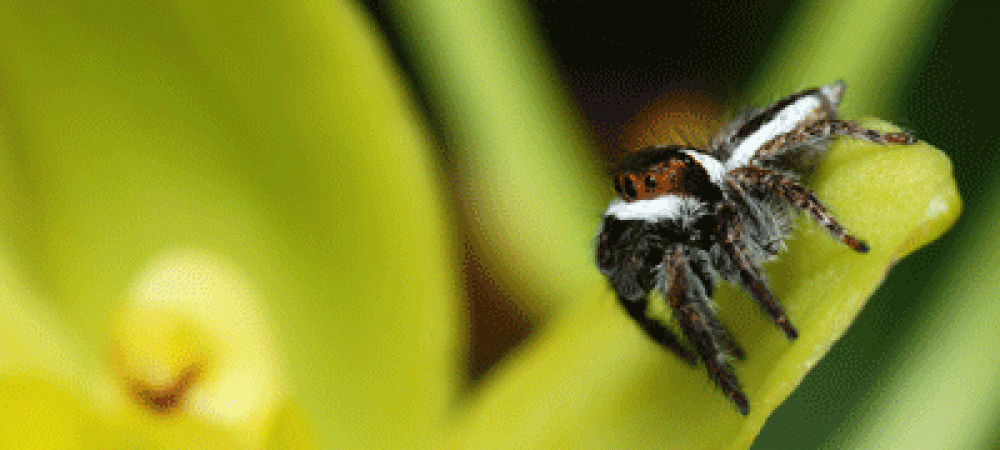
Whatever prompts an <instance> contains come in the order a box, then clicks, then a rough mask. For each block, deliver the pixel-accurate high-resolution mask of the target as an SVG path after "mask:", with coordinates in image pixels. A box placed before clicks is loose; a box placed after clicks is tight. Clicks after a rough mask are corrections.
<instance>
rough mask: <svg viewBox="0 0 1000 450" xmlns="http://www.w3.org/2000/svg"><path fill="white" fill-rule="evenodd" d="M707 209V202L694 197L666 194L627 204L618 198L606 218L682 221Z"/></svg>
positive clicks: (613, 202)
mask: <svg viewBox="0 0 1000 450" xmlns="http://www.w3.org/2000/svg"><path fill="white" fill-rule="evenodd" d="M704 209H705V202H703V201H701V200H698V199H697V198H695V197H692V196H682V195H677V194H665V195H661V196H659V197H656V198H651V199H648V200H636V201H632V202H626V201H624V200H622V199H620V198H616V199H614V200H613V201H612V202H611V205H609V206H608V210H607V211H606V212H605V213H604V215H605V216H613V217H614V218H616V219H621V220H645V221H647V222H657V221H659V220H663V219H672V220H680V219H682V218H684V217H691V216H692V215H695V214H697V213H698V212H699V211H702V210H704Z"/></svg>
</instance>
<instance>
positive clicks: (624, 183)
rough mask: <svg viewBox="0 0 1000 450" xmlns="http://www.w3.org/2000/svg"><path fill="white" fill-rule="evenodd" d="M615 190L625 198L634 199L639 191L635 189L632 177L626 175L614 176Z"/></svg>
mask: <svg viewBox="0 0 1000 450" xmlns="http://www.w3.org/2000/svg"><path fill="white" fill-rule="evenodd" d="M615 192H617V193H618V195H620V196H622V198H624V199H626V200H631V199H634V198H635V197H636V196H637V195H639V193H638V192H636V190H635V183H632V178H630V177H629V176H628V175H620V176H617V177H615Z"/></svg>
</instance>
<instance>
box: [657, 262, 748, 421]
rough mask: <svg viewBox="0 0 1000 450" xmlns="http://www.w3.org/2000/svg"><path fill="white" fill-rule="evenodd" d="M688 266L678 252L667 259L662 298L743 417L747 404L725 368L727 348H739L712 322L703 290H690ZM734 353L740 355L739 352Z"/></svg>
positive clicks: (692, 280) (693, 280) (691, 275)
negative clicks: (664, 288)
mask: <svg viewBox="0 0 1000 450" xmlns="http://www.w3.org/2000/svg"><path fill="white" fill-rule="evenodd" d="M688 263H689V261H688V259H687V257H685V256H684V255H683V254H681V253H680V251H675V252H674V253H672V254H671V255H669V256H668V257H667V259H666V261H665V263H664V270H665V271H666V272H667V276H668V277H669V278H671V279H672V282H671V283H670V284H669V285H668V286H667V287H666V292H664V296H665V297H666V299H667V301H668V303H670V306H671V308H672V309H673V311H674V316H675V317H676V318H677V321H678V322H679V323H680V326H681V330H682V331H683V332H684V336H685V337H687V339H688V341H690V342H691V344H692V345H694V348H695V351H696V352H697V353H698V356H699V357H700V358H701V360H702V361H703V362H704V363H705V370H706V371H707V372H708V375H709V377H710V378H711V379H712V381H714V382H715V384H716V386H718V387H719V389H722V391H723V392H724V393H725V394H726V395H727V396H728V397H729V398H730V400H732V402H733V403H734V404H735V405H736V408H737V410H739V412H740V414H742V415H747V413H749V411H750V403H749V401H747V396H746V393H744V392H743V388H742V387H740V382H739V379H737V378H736V374H735V373H734V372H733V368H732V366H731V365H729V359H730V358H731V356H730V355H729V354H728V353H727V350H728V349H729V348H730V347H733V346H735V348H737V349H739V346H736V344H735V342H733V341H732V339H731V338H730V337H729V336H728V333H727V332H726V331H725V329H723V328H722V326H721V324H719V322H718V320H716V318H715V314H714V312H713V311H712V309H711V308H710V307H709V305H708V298H706V297H704V289H695V288H694V286H693V285H694V284H696V283H699V280H698V279H697V276H696V275H695V274H694V273H693V272H692V271H691V268H690V266H689V265H688ZM738 351H739V352H740V353H741V354H742V349H739V350H738Z"/></svg>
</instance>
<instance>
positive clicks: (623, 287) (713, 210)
mask: <svg viewBox="0 0 1000 450" xmlns="http://www.w3.org/2000/svg"><path fill="white" fill-rule="evenodd" d="M843 92H844V84H843V83H842V82H840V81H837V82H834V83H831V84H828V85H826V86H822V87H820V88H815V89H807V90H804V91H801V92H798V93H795V94H792V95H790V96H788V97H786V98H784V99H782V100H780V101H778V102H776V103H774V104H772V105H770V106H768V107H766V108H762V109H752V110H748V112H746V113H744V114H743V115H742V116H741V117H739V118H738V119H736V120H734V121H733V122H732V123H729V124H727V125H726V126H724V127H723V128H722V130H720V132H719V133H718V134H717V135H716V136H715V137H714V138H713V139H712V141H711V144H710V145H709V146H708V148H702V149H698V148H691V147H685V146H680V145H662V146H654V147H649V148H646V149H643V150H640V151H638V152H635V153H633V154H631V155H629V156H627V157H626V158H624V160H622V161H621V163H619V165H618V167H617V168H616V169H615V171H614V185H615V191H616V192H617V193H618V197H616V198H615V199H614V200H612V201H611V204H610V205H609V206H608V209H607V211H606V212H605V214H604V223H603V225H602V227H601V232H600V234H599V235H598V239H597V249H596V259H597V265H598V268H599V269H600V270H601V273H603V274H604V275H605V276H606V277H607V278H608V281H609V282H610V284H611V287H612V288H613V289H614V291H615V293H616V294H617V296H618V299H619V302H620V303H621V304H622V306H623V307H624V308H625V309H626V311H627V312H628V313H629V315H630V316H631V317H632V318H633V319H634V320H635V321H636V322H637V324H638V325H639V327H640V328H641V329H642V330H643V331H644V332H645V333H646V334H647V335H648V336H649V337H650V338H652V339H653V340H654V341H655V342H657V343H659V344H660V345H661V346H663V347H664V348H666V349H668V350H670V351H672V352H673V353H675V354H676V355H677V356H679V357H680V358H682V359H683V360H685V361H687V362H689V363H692V364H694V363H695V362H696V360H701V362H702V363H703V364H704V365H705V369H706V371H707V372H708V375H709V378H710V379H712V380H713V382H715V384H716V385H717V386H718V387H719V388H720V389H721V390H722V391H723V392H724V393H725V394H726V395H727V396H728V397H729V398H730V400H731V401H732V402H733V404H734V405H736V407H737V409H738V411H739V412H740V413H741V414H747V413H748V412H749V408H750V405H749V401H748V400H747V397H746V394H745V393H744V392H743V389H742V387H741V386H740V384H739V380H738V379H737V378H736V375H735V373H734V371H733V368H732V366H731V365H730V361H731V360H733V359H737V360H738V359H742V358H743V357H744V354H745V353H744V351H743V349H741V348H740V347H739V345H738V344H737V343H736V341H735V339H733V338H732V336H730V334H729V333H728V332H727V331H726V330H725V329H724V327H723V326H722V324H721V322H720V321H719V320H718V318H717V317H716V315H715V311H714V309H713V308H712V307H711V296H712V292H713V291H714V285H715V280H716V279H718V278H721V279H724V280H727V281H729V282H731V283H734V284H736V285H738V286H742V287H743V288H744V289H746V290H747V291H749V292H750V294H751V296H752V297H753V298H754V299H755V300H756V301H757V303H758V304H759V305H760V307H761V309H762V310H763V311H764V312H765V313H766V314H767V315H768V316H770V318H771V320H772V321H773V322H774V323H775V325H776V326H777V327H778V328H779V329H780V330H781V331H782V332H783V333H784V334H785V336H786V337H787V338H788V339H790V340H791V339H795V338H796V337H797V336H798V330H796V329H795V327H794V326H793V325H792V321H791V319H790V318H789V317H788V316H787V315H786V314H785V312H784V309H783V308H782V307H781V305H780V304H779V303H778V300H777V299H776V298H775V297H774V295H773V294H771V292H770V290H769V289H768V287H767V281H766V278H765V277H764V273H763V269H762V267H761V264H762V263H763V262H764V261H767V260H769V259H773V258H774V257H776V256H777V254H778V252H779V251H780V250H781V249H782V248H783V247H784V245H783V243H784V240H785V239H786V238H787V237H788V233H789V231H790V227H791V215H792V214H793V213H794V212H797V211H803V212H806V213H807V214H808V215H809V216H810V217H812V218H813V220H814V221H815V222H816V223H817V224H818V225H819V226H820V227H822V228H824V229H826V230H827V231H828V232H829V233H830V235H831V237H833V238H834V239H837V240H839V241H841V242H843V243H844V244H845V245H847V246H849V247H850V248H852V249H854V250H855V251H857V252H859V253H864V252H866V251H867V250H868V245H867V244H866V243H865V242H864V241H862V240H860V239H858V238H856V237H854V236H853V235H851V234H849V233H848V232H846V231H845V229H844V227H842V226H841V225H840V224H839V223H837V221H836V219H834V217H833V216H832V215H831V214H830V213H829V212H828V211H827V209H826V208H825V206H823V204H822V203H821V202H820V201H819V199H818V198H817V197H816V195H815V194H813V193H812V191H810V190H809V189H808V188H806V187H805V186H802V185H801V184H799V183H798V181H797V178H798V177H799V176H800V175H801V174H800V173H796V172H792V171H790V169H789V167H793V168H797V169H798V170H802V169H808V168H809V167H808V163H802V164H788V163H789V162H792V163H798V162H800V161H789V159H791V160H795V159H800V158H801V157H802V155H803V148H806V147H808V148H810V149H816V148H817V147H818V148H819V150H818V151H819V153H822V151H823V150H824V149H825V144H826V143H827V142H828V141H829V139H830V138H831V137H833V136H836V135H842V136H847V137H850V138H853V139H863V140H867V141H871V142H875V143H879V144H912V143H915V142H916V139H914V138H913V137H912V136H910V135H908V134H906V133H886V132H880V131H875V130H866V129H863V128H861V127H859V126H858V125H857V124H855V123H853V122H845V121H842V120H840V119H838V118H837V106H838V105H839V104H840V100H841V97H842V95H843ZM654 290H656V291H659V292H661V293H662V294H663V296H664V298H665V299H666V301H667V303H668V304H669V305H670V307H671V309H672V311H673V317H674V319H675V320H676V321H677V323H678V325H679V328H680V330H681V334H682V335H683V337H684V340H686V342H687V343H686V344H685V343H684V342H683V341H682V339H681V338H680V337H678V336H677V335H675V334H674V332H673V331H671V330H670V329H669V328H668V327H667V326H665V325H664V324H663V323H661V321H660V320H659V319H657V318H654V317H650V316H647V315H646V312H645V311H646V306H647V303H648V299H649V295H648V294H649V293H650V292H651V291H654ZM689 345H690V346H691V347H693V350H692V349H691V348H689V347H688V346H689Z"/></svg>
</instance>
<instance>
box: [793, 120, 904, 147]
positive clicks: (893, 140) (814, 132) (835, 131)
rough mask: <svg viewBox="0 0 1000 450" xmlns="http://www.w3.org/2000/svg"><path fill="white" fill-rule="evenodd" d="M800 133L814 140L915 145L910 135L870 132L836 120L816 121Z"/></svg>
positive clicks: (847, 122) (854, 124)
mask: <svg viewBox="0 0 1000 450" xmlns="http://www.w3.org/2000/svg"><path fill="white" fill-rule="evenodd" d="M802 133H804V134H806V135H810V136H813V138H814V139H825V138H827V137H830V136H847V137H850V138H853V139H859V140H863V141H869V142H874V143H876V144H902V145H911V144H916V143H917V138H915V137H914V136H913V135H912V134H910V133H905V132H899V131H879V130H872V129H869V128H864V127H862V126H861V125H858V124H857V123H855V122H851V121H847V120H838V119H825V120H818V121H816V122H813V123H811V124H809V125H808V126H806V127H805V128H804V129H803V130H802Z"/></svg>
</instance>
